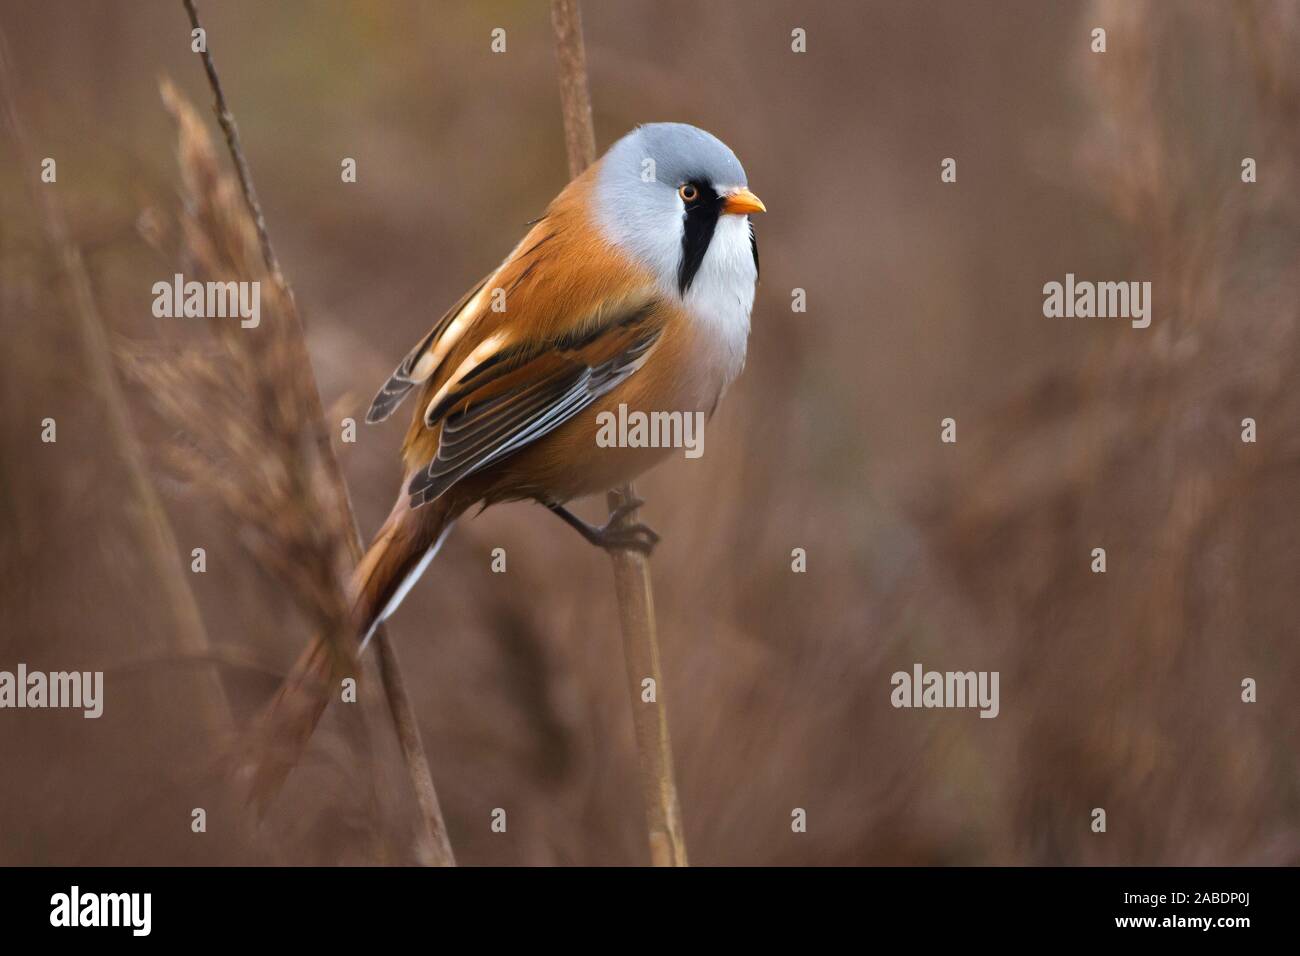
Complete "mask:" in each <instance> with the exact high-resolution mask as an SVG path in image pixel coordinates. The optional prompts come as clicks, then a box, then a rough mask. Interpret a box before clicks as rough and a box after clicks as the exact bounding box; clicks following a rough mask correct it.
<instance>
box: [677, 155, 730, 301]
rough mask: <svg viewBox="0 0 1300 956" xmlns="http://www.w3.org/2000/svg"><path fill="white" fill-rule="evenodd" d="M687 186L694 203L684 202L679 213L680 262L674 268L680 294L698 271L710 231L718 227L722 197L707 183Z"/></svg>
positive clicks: (693, 279)
mask: <svg viewBox="0 0 1300 956" xmlns="http://www.w3.org/2000/svg"><path fill="white" fill-rule="evenodd" d="M690 185H692V186H694V187H695V189H696V190H697V195H696V198H695V199H694V200H692V201H691V202H687V203H686V211H685V212H684V213H683V214H682V221H683V226H684V228H683V230H682V262H681V265H680V266H678V268H677V291H678V292H679V293H681V294H682V295H685V294H686V290H687V289H689V288H690V287H691V283H692V282H694V281H695V273H697V272H699V271H700V263H702V262H703V261H704V253H706V252H708V251H709V242H710V241H711V240H712V239H713V230H714V228H715V227H716V226H717V225H718V216H720V215H721V214H722V197H721V196H719V195H718V194H717V193H716V192H715V191H714V189H713V187H712V186H710V185H709V184H708V183H703V182H699V181H697V180H692V181H691V183H690Z"/></svg>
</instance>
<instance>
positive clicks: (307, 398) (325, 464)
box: [165, 0, 455, 866]
mask: <svg viewBox="0 0 1300 956" xmlns="http://www.w3.org/2000/svg"><path fill="white" fill-rule="evenodd" d="M183 4H184V7H185V10H186V12H187V14H188V15H189V19H190V23H191V25H192V26H193V27H194V28H195V29H202V25H201V24H200V22H199V16H198V11H197V10H196V9H195V5H194V2H193V0H183ZM205 32H206V31H205ZM210 49H211V38H210V37H208V43H207V46H206V47H205V49H204V51H203V52H202V53H201V56H202V59H203V66H204V70H205V72H206V73H207V78H208V84H209V86H210V87H211V89H212V93H213V96H214V98H215V100H216V104H215V105H216V112H217V117H218V121H219V122H220V124H221V128H222V131H223V133H224V134H225V139H226V145H227V146H228V147H229V151H230V155H231V158H232V160H233V162H234V165H235V169H236V171H237V173H238V175H239V185H240V191H241V193H242V196H243V199H244V203H245V205H246V206H247V210H248V213H249V216H250V217H251V220H252V224H253V225H254V227H255V228H256V232H257V244H258V246H259V247H260V250H261V254H262V259H263V261H264V262H265V265H266V269H267V271H268V272H269V273H270V279H271V284H272V287H273V296H272V299H273V300H274V301H275V304H276V305H277V306H278V307H279V311H282V313H283V315H282V316H280V318H282V319H283V320H284V323H281V324H279V325H277V326H276V329H277V333H276V342H277V343H278V344H279V345H280V346H283V347H284V348H285V349H286V350H287V354H285V355H282V356H280V359H281V361H282V362H283V363H284V365H285V367H284V370H285V371H287V372H288V373H289V377H290V379H291V381H293V382H295V383H296V384H297V385H298V388H297V389H296V393H295V390H294V389H289V391H290V392H291V394H290V395H288V398H289V399H290V400H291V401H297V402H301V403H305V405H306V408H305V409H301V410H300V412H299V413H300V414H303V415H304V416H305V419H306V420H305V421H304V422H303V423H302V425H303V428H304V430H305V431H308V432H310V433H311V436H312V438H313V439H314V443H315V448H316V452H317V465H318V467H319V470H320V472H321V476H322V477H323V479H324V485H325V488H324V489H323V491H324V492H325V494H324V498H325V504H326V506H327V507H326V510H327V512H328V511H336V512H337V515H331V514H329V513H327V514H323V515H319V516H317V517H318V518H319V520H320V521H321V522H322V523H325V524H329V523H330V522H331V520H332V518H337V519H338V524H339V525H340V526H341V527H339V528H338V531H339V535H338V537H340V538H341V539H342V541H343V543H344V547H345V549H346V551H347V552H348V553H349V555H350V559H351V563H352V564H355V563H356V562H357V561H358V560H359V559H360V557H361V554H362V542H361V537H360V530H359V528H358V527H357V522H356V516H355V514H354V513H353V510H352V503H351V500H350V497H349V495H348V490H347V486H346V483H345V482H344V480H343V473H342V469H341V468H340V467H339V464H338V459H337V458H336V457H335V455H334V449H333V446H332V445H331V443H330V437H329V435H330V433H329V427H328V425H327V424H326V421H325V411H324V406H323V405H322V403H321V398H320V391H319V388H318V386H317V384H316V379H315V375H314V374H313V372H312V369H311V362H310V357H309V354H308V351H307V345H306V335H305V331H304V325H303V322H302V317H301V315H300V314H299V312H298V309H297V305H296V303H295V300H294V297H293V292H292V289H291V288H290V286H289V284H288V281H287V280H286V279H285V277H284V274H283V272H282V271H281V270H280V266H279V262H278V260H277V258H276V256H275V252H274V249H273V247H272V245H271V241H270V237H269V235H268V233H267V230H266V223H265V219H264V217H263V215H262V210H261V206H260V204H259V203H258V201H257V195H256V191H255V190H254V187H253V182H252V176H251V174H250V172H249V168H248V163H247V160H246V159H245V157H244V153H243V149H242V147H241V145H240V141H239V133H238V130H237V128H236V126H235V120H234V117H233V115H232V114H231V112H230V110H229V108H228V107H227V105H226V99H225V93H224V91H223V90H222V87H221V82H220V79H219V77H218V75H217V71H216V66H215V63H214V61H213V59H212V55H211V52H210ZM165 95H166V94H165ZM169 106H170V107H172V109H173V113H177V109H176V107H175V105H174V103H169ZM178 119H179V116H178ZM216 238H218V239H220V238H221V237H216ZM241 264H242V265H244V266H245V267H248V266H250V265H251V264H250V263H247V262H245V263H241ZM245 271H248V270H247V268H246V269H245ZM260 384H261V385H262V386H263V390H264V391H265V392H266V393H267V394H266V395H265V396H264V400H265V402H267V403H268V407H267V408H266V412H267V413H269V414H274V413H275V407H274V406H275V404H276V402H277V400H278V399H282V398H284V397H285V393H284V390H283V389H277V384H279V385H281V386H283V385H284V383H283V382H281V383H277V382H275V381H270V382H266V381H264V382H262V383H260ZM277 391H279V392H280V394H279V395H277V394H276V392H277ZM280 411H281V412H284V411H286V410H284V409H280ZM294 414H295V413H294V412H292V411H289V412H288V415H289V416H290V417H292V416H293V415H294ZM287 431H288V433H289V435H290V436H292V435H293V433H294V431H295V430H294V429H292V428H290V429H288V430H287ZM309 480H310V479H309V478H306V479H305V480H304V482H303V484H304V485H306V484H307V483H309ZM303 490H305V488H304V489H303ZM330 580H331V581H332V583H333V584H334V591H335V593H334V594H332V595H320V594H318V596H319V597H321V598H322V600H321V603H322V604H328V605H332V608H333V610H334V611H335V612H336V613H335V614H332V615H326V617H332V618H333V621H334V623H335V624H336V625H337V626H336V627H330V626H328V624H327V625H326V626H325V627H323V628H322V629H321V630H320V631H319V632H318V633H319V635H320V636H317V637H315V638H313V642H312V645H311V646H310V647H309V648H308V649H307V651H306V653H305V655H304V657H305V659H308V660H311V661H314V662H317V663H320V657H321V655H322V654H323V655H324V656H325V657H327V658H329V660H328V661H327V662H325V666H324V667H323V668H322V669H321V670H322V671H323V672H325V673H332V674H338V673H340V672H341V669H342V670H349V669H350V667H349V664H350V663H351V662H352V661H354V660H355V654H354V653H353V651H352V648H351V647H350V646H348V645H347V643H346V642H347V639H348V634H347V633H346V629H347V627H348V623H349V621H350V615H349V614H348V613H347V607H348V603H349V602H348V599H347V596H346V594H344V589H343V584H342V579H341V577H339V576H337V575H331V576H330ZM322 623H326V622H322ZM374 644H375V649H376V654H377V657H378V661H379V674H380V680H381V683H382V685H383V689H384V695H385V698H386V700H387V702H388V706H389V711H390V713H391V715H392V718H393V722H394V726H395V729H396V732H397V736H398V741H399V744H400V746H401V750H402V756H403V759H404V763H405V765H406V770H407V774H408V776H409V778H410V782H411V786H412V788H413V790H414V792H415V796H416V800H417V803H418V806H419V810H420V818H421V823H422V837H423V843H424V846H423V847H422V848H421V853H420V855H421V856H422V857H423V858H425V859H426V860H427V861H428V862H432V863H434V864H436V865H444V866H451V865H454V864H455V858H454V856H453V854H452V849H451V845H450V842H449V841H448V838H447V831H446V826H445V824H444V822H443V817H442V810H441V807H440V806H439V803H438V796H437V792H436V790H435V789H434V786H433V778H432V774H431V773H430V770H429V763H428V758H427V757H426V756H425V753H424V747H423V744H422V743H421V740H420V733H419V726H418V724H417V723H416V720H415V714H414V711H413V709H412V707H411V704H410V700H409V698H408V697H407V695H406V690H405V685H404V683H403V681H402V678H401V673H400V669H399V666H398V662H397V658H396V655H395V652H394V650H393V647H392V645H391V643H390V642H389V641H388V639H387V634H386V633H385V632H384V629H383V628H382V627H380V628H379V629H378V630H377V631H376V633H375V640H374ZM329 683H330V682H328V681H327V682H326V686H321V687H307V688H305V689H306V690H308V691H309V692H310V693H311V694H313V695H319V696H315V697H314V700H313V706H312V707H310V708H308V711H310V712H306V713H302V714H300V715H298V716H301V717H302V718H303V719H302V721H301V725H302V726H303V727H304V729H305V733H303V734H301V735H300V739H294V740H291V741H283V742H282V743H286V744H288V750H289V752H288V753H280V754H278V755H277V757H276V759H278V760H279V761H280V764H279V765H278V766H276V767H274V768H272V770H273V771H274V773H273V789H274V790H275V791H278V789H279V786H280V784H282V783H283V780H284V777H285V776H287V774H288V771H289V770H290V769H292V767H293V766H294V765H295V764H296V763H297V761H298V760H299V759H300V757H301V755H302V752H303V751H304V750H305V748H306V744H307V741H308V739H309V738H310V736H311V731H312V730H313V729H314V727H315V724H316V721H317V720H318V719H319V716H320V713H321V712H322V711H323V709H324V708H323V703H324V702H325V701H327V700H328V697H327V696H326V695H327V694H328V693H329V690H330V686H329ZM334 686H336V685H334ZM316 703H320V704H321V705H322V706H319V707H316V706H315V704H316ZM273 795H274V793H270V794H262V795H261V796H260V797H259V799H260V800H263V801H269V799H270V798H271V797H272V796H273Z"/></svg>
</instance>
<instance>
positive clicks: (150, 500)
mask: <svg viewBox="0 0 1300 956" xmlns="http://www.w3.org/2000/svg"><path fill="white" fill-rule="evenodd" d="M0 100H2V101H3V109H4V118H5V120H6V122H7V125H8V126H9V131H10V136H11V138H12V140H13V144H14V152H15V153H16V154H17V165H18V167H19V168H20V169H21V170H22V177H23V179H24V180H25V181H27V182H28V183H29V184H32V185H31V188H30V189H29V192H30V194H31V199H32V202H33V204H34V205H35V206H36V207H37V209H38V211H39V212H40V214H41V218H42V222H43V224H44V227H45V237H46V241H47V242H48V243H49V246H50V249H51V250H52V251H53V252H54V254H55V255H56V256H58V258H59V262H60V263H61V265H62V267H63V272H64V275H65V276H66V277H67V281H68V287H69V289H70V290H71V292H72V309H73V318H74V320H75V321H76V324H77V332H78V333H79V335H80V337H81V347H82V349H81V350H82V357H83V359H84V360H85V366H86V371H87V373H88V378H87V385H88V393H89V394H88V397H89V398H90V399H91V400H92V401H93V403H94V404H95V405H97V406H98V407H99V408H100V409H102V410H103V415H104V423H105V426H106V437H107V439H108V441H109V442H110V444H111V445H112V447H113V448H114V449H115V450H116V452H117V455H118V458H119V460H120V461H121V462H122V465H123V467H124V469H125V471H126V477H127V488H128V493H129V495H130V500H129V501H126V502H124V503H123V504H124V507H123V511H124V513H125V514H126V516H127V517H128V519H129V520H130V523H131V524H132V525H134V528H135V534H136V538H137V541H138V544H139V546H140V547H141V549H142V550H143V552H144V556H145V560H146V561H147V562H148V565H149V567H150V569H151V571H152V574H153V580H154V582H156V584H157V586H158V589H159V591H160V593H161V597H162V601H163V604H164V605H165V606H166V608H167V611H168V614H169V615H170V618H171V621H170V624H171V627H172V631H173V633H174V635H175V638H176V642H177V644H179V645H180V649H181V652H182V653H183V654H185V655H187V656H192V657H203V656H205V655H207V654H208V653H209V647H208V636H207V632H206V630H205V629H204V627H203V619H202V617H201V616H200V615H199V609H198V605H197V604H196V603H195V601H194V595H193V593H192V592H191V591H190V588H189V585H188V584H187V583H186V581H185V575H184V572H183V571H182V570H181V568H182V564H181V559H180V551H179V549H178V548H177V545H176V537H175V535H174V534H173V533H172V528H171V524H170V522H169V521H168V519H167V512H166V510H165V509H164V508H163V506H162V502H161V501H160V500H159V498H158V493H157V491H156V489H155V488H154V486H153V483H152V482H151V481H150V480H149V472H148V468H147V467H146V464H145V455H144V451H143V449H142V448H141V446H140V442H139V440H138V439H137V438H136V435H135V431H134V430H133V429H132V427H131V418H130V414H129V412H128V411H127V406H126V399H125V398H124V397H123V395H122V390H121V389H120V388H119V386H118V382H117V378H116V377H115V372H114V369H113V365H112V356H113V350H112V348H111V347H110V345H109V339H108V332H107V329H106V327H105V324H104V318H103V316H102V315H101V314H100V312H99V305H98V303H97V302H96V301H95V294H94V289H93V287H92V286H91V282H90V275H89V273H88V272H87V271H86V266H85V263H84V261H83V260H82V257H81V250H80V249H79V248H78V247H77V244H76V243H75V242H74V241H73V239H72V235H71V233H70V232H69V230H68V225H67V221H66V220H65V218H64V215H63V209H62V207H61V205H60V204H59V200H58V198H57V195H58V194H57V189H56V187H54V186H48V185H47V186H44V187H40V186H36V185H34V184H35V183H36V170H37V168H38V167H37V165H36V158H35V154H34V153H33V152H32V149H31V146H30V144H29V143H28V141H27V136H26V132H25V130H24V128H23V125H22V123H21V121H20V119H19V116H18V106H17V103H16V101H15V99H14V93H13V90H12V88H11V76H10V71H9V50H8V43H7V40H6V39H5V37H4V35H3V34H0ZM197 680H198V685H199V686H198V688H197V696H198V701H199V708H200V710H201V711H202V713H203V715H204V719H205V721H206V722H207V725H208V727H209V728H211V730H212V731H213V732H214V733H215V734H217V735H219V736H221V735H225V734H228V733H230V732H231V730H232V727H233V721H232V718H231V714H230V704H229V701H228V700H227V699H226V693H225V687H224V686H223V684H222V682H221V677H220V675H219V674H218V673H217V672H216V671H215V670H213V669H211V668H202V669H200V670H199V672H198V674H197Z"/></svg>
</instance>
